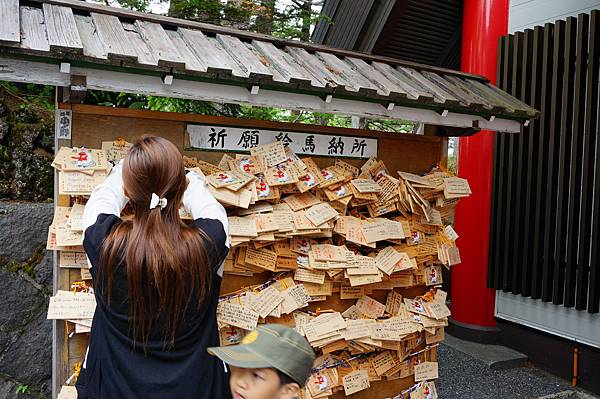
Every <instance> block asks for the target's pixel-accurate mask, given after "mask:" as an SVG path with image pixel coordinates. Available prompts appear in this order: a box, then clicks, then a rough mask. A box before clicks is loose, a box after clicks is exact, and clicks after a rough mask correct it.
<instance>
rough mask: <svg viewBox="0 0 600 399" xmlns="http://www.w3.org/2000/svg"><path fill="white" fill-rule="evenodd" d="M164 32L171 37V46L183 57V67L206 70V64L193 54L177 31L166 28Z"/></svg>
mask: <svg viewBox="0 0 600 399" xmlns="http://www.w3.org/2000/svg"><path fill="white" fill-rule="evenodd" d="M166 32H167V36H169V38H170V39H171V42H172V43H173V46H174V47H175V48H176V49H177V51H178V52H179V55H180V57H181V58H182V59H183V62H184V64H185V69H186V70H188V71H192V72H206V70H207V66H206V64H205V63H204V62H202V61H201V60H199V59H198V58H197V57H196V56H195V55H194V53H193V51H192V50H190V48H189V47H188V46H187V44H186V43H185V41H184V40H183V38H182V37H181V34H180V33H179V31H175V30H167V31H166Z"/></svg>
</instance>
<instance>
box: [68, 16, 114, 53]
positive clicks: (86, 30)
mask: <svg viewBox="0 0 600 399" xmlns="http://www.w3.org/2000/svg"><path fill="white" fill-rule="evenodd" d="M75 25H77V30H78V31H79V37H80V38H81V43H82V44H83V55H85V56H86V57H90V58H95V59H102V60H106V59H108V52H107V51H106V48H105V47H104V44H103V43H102V41H101V40H100V37H99V36H98V32H97V30H96V27H95V26H94V23H93V21H92V18H91V17H88V16H85V15H75Z"/></svg>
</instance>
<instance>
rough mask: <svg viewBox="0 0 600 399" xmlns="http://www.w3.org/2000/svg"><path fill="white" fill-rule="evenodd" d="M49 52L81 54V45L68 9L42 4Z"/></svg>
mask: <svg viewBox="0 0 600 399" xmlns="http://www.w3.org/2000/svg"><path fill="white" fill-rule="evenodd" d="M43 10H44V19H45V21H46V32H47V34H48V42H49V43H50V51H58V52H65V51H66V52H73V53H82V52H83V44H82V43H81V38H80V37H79V30H78V29H77V25H76V24H75V18H74V16H73V11H72V10H71V8H69V7H62V6H56V5H52V4H43Z"/></svg>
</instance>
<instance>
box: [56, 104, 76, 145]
mask: <svg viewBox="0 0 600 399" xmlns="http://www.w3.org/2000/svg"><path fill="white" fill-rule="evenodd" d="M56 121H57V123H56V132H55V133H56V138H58V139H70V138H71V121H72V118H71V110H70V109H57V110H56Z"/></svg>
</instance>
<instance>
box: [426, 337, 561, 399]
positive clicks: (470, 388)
mask: <svg viewBox="0 0 600 399" xmlns="http://www.w3.org/2000/svg"><path fill="white" fill-rule="evenodd" d="M438 359H439V365H440V374H439V380H438V381H437V384H436V386H437V389H438V394H439V397H440V399H455V398H456V399H459V398H460V399H469V398H473V399H512V398H538V397H541V396H545V395H550V394H554V393H558V392H563V391H569V390H572V388H571V386H570V385H569V383H568V381H565V380H562V379H560V378H558V377H555V376H553V375H551V374H548V373H546V372H544V371H542V370H539V369H536V368H533V367H519V368H514V369H509V370H492V369H490V368H489V367H487V366H486V365H485V364H484V363H483V362H481V361H479V360H476V359H474V358H473V357H471V356H469V355H466V354H464V353H462V352H459V351H457V350H455V349H452V348H450V347H449V346H446V345H443V344H442V345H440V346H438Z"/></svg>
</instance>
